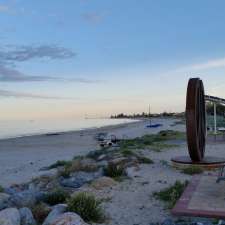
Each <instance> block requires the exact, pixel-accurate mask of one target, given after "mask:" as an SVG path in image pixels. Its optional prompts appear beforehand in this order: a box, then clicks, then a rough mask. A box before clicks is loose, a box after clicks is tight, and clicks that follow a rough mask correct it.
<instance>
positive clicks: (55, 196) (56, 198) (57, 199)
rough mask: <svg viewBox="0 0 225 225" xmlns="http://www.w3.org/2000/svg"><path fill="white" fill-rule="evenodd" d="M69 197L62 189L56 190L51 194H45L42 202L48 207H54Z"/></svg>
mask: <svg viewBox="0 0 225 225" xmlns="http://www.w3.org/2000/svg"><path fill="white" fill-rule="evenodd" d="M69 196H70V195H69V194H68V193H67V192H66V191H64V190H62V189H56V190H54V191H53V192H50V193H47V194H46V195H45V196H44V199H43V201H44V202H45V203H47V204H49V205H56V204H59V203H65V201H66V199H67V198H69Z"/></svg>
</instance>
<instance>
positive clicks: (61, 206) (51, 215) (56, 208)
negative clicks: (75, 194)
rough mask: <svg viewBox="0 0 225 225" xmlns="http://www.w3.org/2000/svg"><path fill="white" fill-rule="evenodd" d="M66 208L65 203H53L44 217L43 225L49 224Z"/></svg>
mask: <svg viewBox="0 0 225 225" xmlns="http://www.w3.org/2000/svg"><path fill="white" fill-rule="evenodd" d="M66 209H67V205H66V204H58V205H55V206H54V207H53V209H52V211H51V212H50V213H49V214H48V216H47V218H46V219H45V221H44V223H43V225H50V224H52V223H53V222H54V221H55V220H56V218H57V217H59V216H60V215H62V214H63V213H64V212H65V211H66Z"/></svg>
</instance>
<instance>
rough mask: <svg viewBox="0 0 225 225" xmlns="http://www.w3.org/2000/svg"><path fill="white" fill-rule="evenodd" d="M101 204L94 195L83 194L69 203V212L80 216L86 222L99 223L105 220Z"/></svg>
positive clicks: (79, 194) (76, 196)
mask: <svg viewBox="0 0 225 225" xmlns="http://www.w3.org/2000/svg"><path fill="white" fill-rule="evenodd" d="M100 203H101V202H100V201H98V200H96V199H95V197H94V196H93V195H91V194H87V193H85V192H81V193H78V194H77V195H75V196H74V197H72V198H71V199H70V200H69V201H68V210H69V211H70V212H75V213H77V214H78V215H80V216H81V218H82V219H83V220H84V221H85V222H95V223H99V222H102V221H103V220H104V216H103V211H102V208H101V206H100Z"/></svg>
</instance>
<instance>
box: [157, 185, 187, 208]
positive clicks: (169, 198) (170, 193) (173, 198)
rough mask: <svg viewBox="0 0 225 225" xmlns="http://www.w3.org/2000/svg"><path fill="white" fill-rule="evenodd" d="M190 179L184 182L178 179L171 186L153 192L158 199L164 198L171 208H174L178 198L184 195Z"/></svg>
mask: <svg viewBox="0 0 225 225" xmlns="http://www.w3.org/2000/svg"><path fill="white" fill-rule="evenodd" d="M187 184H188V181H185V182H184V183H182V182H180V181H176V182H175V184H174V185H172V186H171V187H168V188H165V189H163V190H162V191H159V192H155V193H153V196H154V197H155V198H156V199H159V200H162V201H164V202H166V203H167V206H168V208H169V209H171V208H173V207H174V205H175V204H176V202H177V200H178V199H179V198H180V196H181V195H182V193H183V191H184V189H185V187H186V186H187Z"/></svg>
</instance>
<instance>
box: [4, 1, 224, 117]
mask: <svg viewBox="0 0 225 225" xmlns="http://www.w3.org/2000/svg"><path fill="white" fill-rule="evenodd" d="M224 22H225V1H223V0H217V1H212V0H198V1H196V0H189V1H180V0H170V1H165V0H104V1H103V0H64V1H62V0H38V1H34V0H0V104H1V112H0V120H9V119H10V120H13V119H15V120H16V119H35V118H73V117H79V118H80V117H81V118H82V117H84V116H85V115H87V116H90V117H95V116H109V115H111V114H116V113H120V112H123V113H137V112H143V111H145V112H148V105H149V104H150V105H151V110H152V112H153V113H157V112H163V111H168V112H181V111H184V110H185V97H186V96H185V95H186V86H187V82H188V79H189V78H190V77H200V78H201V79H202V80H203V82H204V85H205V91H206V94H210V95H215V96H218V97H225V42H224V40H225V28H224Z"/></svg>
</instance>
